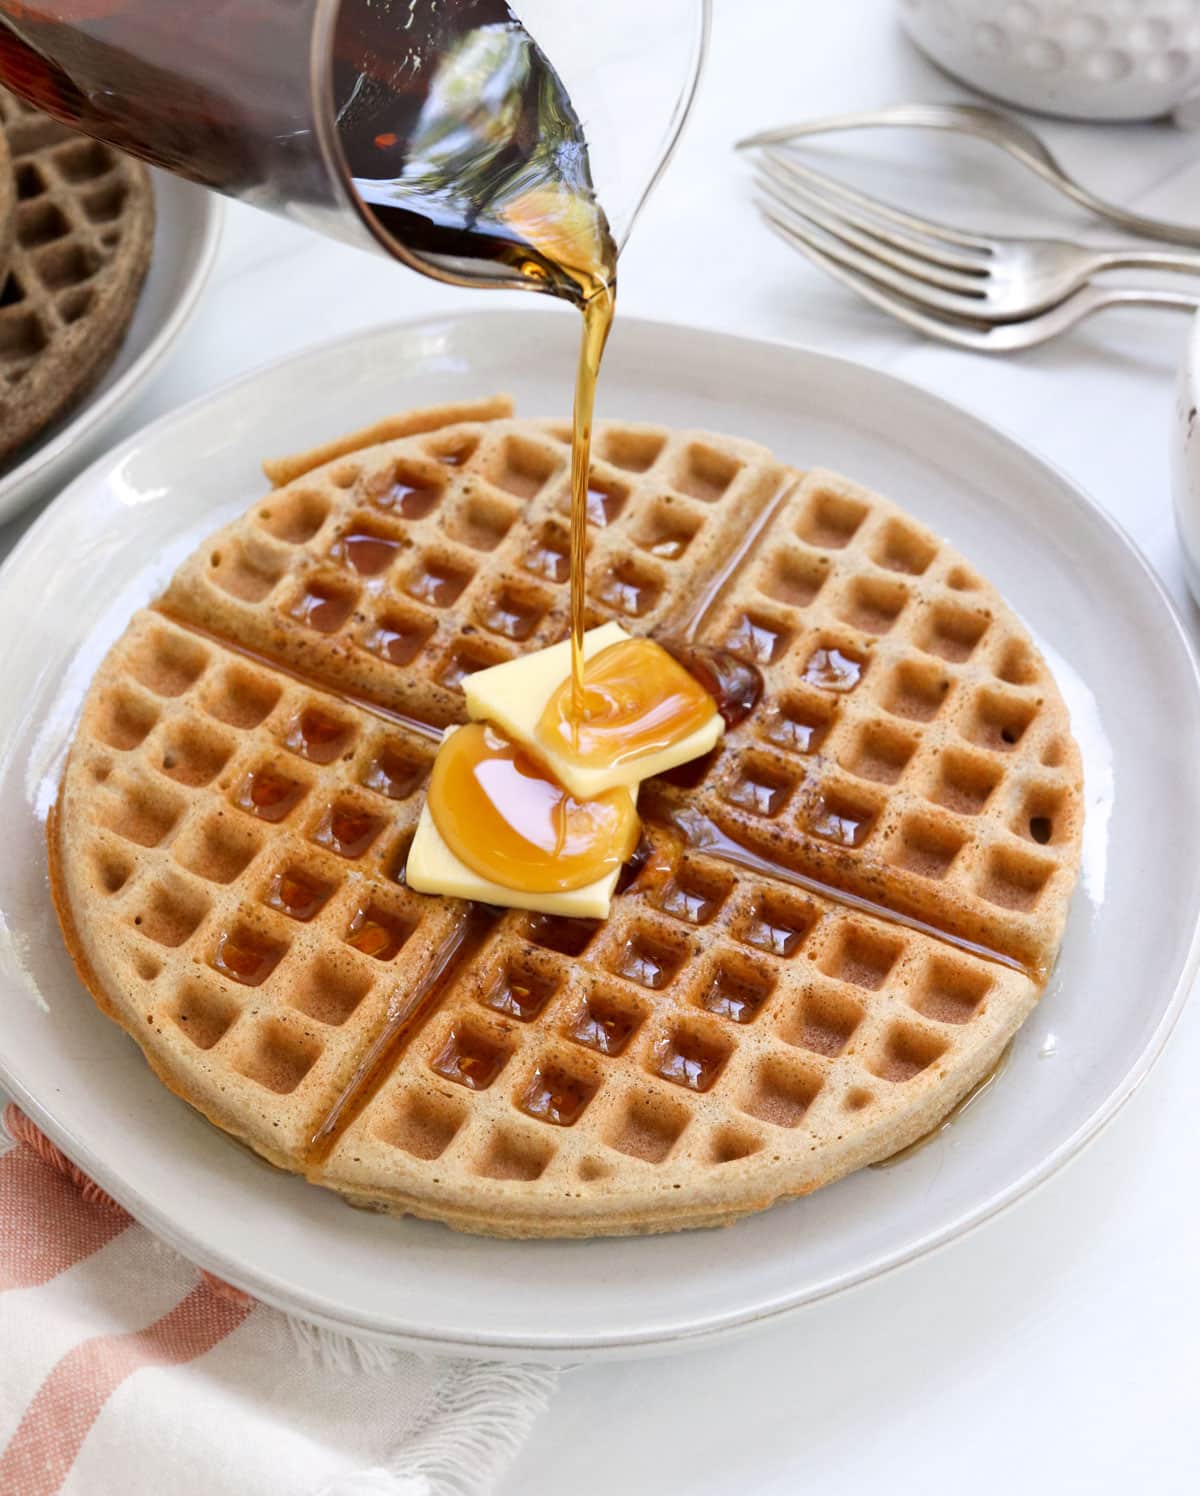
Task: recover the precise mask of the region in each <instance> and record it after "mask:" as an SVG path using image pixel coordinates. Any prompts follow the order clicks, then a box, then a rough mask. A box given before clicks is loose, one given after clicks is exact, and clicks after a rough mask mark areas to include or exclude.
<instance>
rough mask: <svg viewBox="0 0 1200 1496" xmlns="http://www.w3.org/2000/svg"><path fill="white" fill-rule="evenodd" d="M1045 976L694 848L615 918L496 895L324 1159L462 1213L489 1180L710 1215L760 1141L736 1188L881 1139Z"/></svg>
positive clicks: (487, 1190) (827, 1169) (588, 1220)
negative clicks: (489, 926) (521, 904)
mask: <svg viewBox="0 0 1200 1496" xmlns="http://www.w3.org/2000/svg"><path fill="white" fill-rule="evenodd" d="M1035 997H1036V988H1034V987H1033V985H1032V984H1031V983H1030V982H1029V981H1028V980H1027V978H1025V977H1024V976H1023V975H1022V974H1020V973H1018V972H1014V971H1012V970H1011V969H1006V968H1004V967H999V966H996V965H994V964H993V963H988V962H985V961H982V960H980V959H978V958H976V957H972V956H970V955H968V954H966V953H963V952H959V951H955V950H953V949H950V948H947V947H945V946H943V945H941V944H940V943H939V942H938V941H936V940H933V939H931V938H929V937H928V936H924V935H921V934H917V933H913V932H907V931H904V930H898V929H896V928H893V927H890V926H887V925H884V924H882V923H880V922H877V921H873V920H871V919H869V918H864V917H861V916H858V915H855V914H851V913H850V912H848V911H846V910H844V909H843V908H840V907H839V906H837V905H834V904H830V903H828V902H826V901H824V900H822V899H820V898H819V897H816V898H813V897H808V896H805V895H802V894H798V893H795V892H793V891H792V890H789V889H787V888H783V887H780V886H779V885H778V884H775V883H773V882H768V881H767V880H762V879H756V878H754V877H752V876H746V875H744V874H742V873H740V872H739V871H737V870H736V869H732V868H730V867H729V866H728V865H727V864H724V863H722V862H720V861H717V860H715V859H710V858H706V857H704V856H702V855H696V854H689V855H688V856H686V857H684V858H683V860H682V861H680V862H679V863H678V864H677V866H676V867H675V870H674V874H673V876H672V877H671V878H670V879H669V880H667V881H665V882H663V883H662V884H660V886H658V887H657V888H655V889H654V890H653V891H650V892H647V893H631V894H630V895H627V896H626V897H625V898H624V899H618V900H617V902H616V904H615V905H614V913H613V916H612V917H611V918H610V919H609V920H608V921H606V922H604V923H601V924H596V923H588V922H581V921H561V920H552V919H546V918H544V917H541V916H527V915H518V914H515V913H510V914H506V915H504V916H502V917H500V918H499V919H498V921H497V923H496V925H495V926H494V928H493V930H492V932H491V934H490V936H489V938H488V940H487V942H486V944H485V945H484V946H483V947H482V949H481V950H480V951H479V952H478V954H477V955H476V957H475V958H474V960H473V961H472V962H471V964H470V966H469V968H468V969H466V970H465V971H463V972H461V973H460V974H459V979H458V981H457V982H456V984H455V987H454V990H453V993H452V994H451V995H450V996H449V997H448V998H447V1000H446V1001H445V1002H444V1003H443V1005H442V1006H441V1007H440V1008H439V1010H438V1012H437V1013H436V1015H435V1017H434V1018H433V1019H432V1020H431V1021H430V1023H429V1024H428V1025H427V1026H426V1027H425V1028H424V1029H423V1030H422V1032H421V1033H420V1034H419V1035H417V1036H416V1037H415V1038H414V1040H413V1041H412V1042H411V1043H410V1045H409V1047H408V1048H407V1049H406V1050H405V1051H404V1052H403V1054H402V1055H401V1056H400V1058H399V1060H398V1062H397V1064H396V1066H395V1068H394V1069H393V1071H392V1073H391V1074H390V1075H389V1076H388V1078H387V1080H386V1081H385V1082H384V1084H383V1085H382V1087H381V1088H380V1089H379V1090H378V1091H377V1092H376V1093H375V1094H374V1095H373V1097H372V1098H371V1099H370V1101H369V1103H368V1104H367V1105H366V1106H365V1107H364V1108H363V1110H362V1111H361V1113H360V1114H359V1116H358V1117H357V1118H356V1119H355V1120H354V1121H353V1122H352V1123H351V1125H350V1127H349V1128H348V1130H347V1131H346V1132H345V1134H344V1136H343V1137H342V1138H341V1139H340V1141H339V1143H338V1145H337V1147H336V1148H335V1149H334V1151H333V1153H332V1155H331V1156H330V1157H329V1159H328V1160H327V1162H326V1163H325V1164H324V1166H323V1168H322V1170H321V1171H320V1174H319V1176H318V1177H319V1178H320V1179H321V1180H322V1181H323V1182H326V1183H331V1184H333V1185H334V1186H335V1187H337V1188H339V1189H341V1190H343V1191H345V1192H347V1193H349V1194H351V1195H353V1196H357V1197H361V1198H367V1199H369V1198H384V1192H382V1191H381V1190H380V1187H379V1181H380V1180H383V1179H386V1180H388V1181H390V1185H389V1187H390V1188H391V1189H392V1190H394V1191H397V1192H399V1193H400V1194H402V1195H405V1196H407V1197H409V1198H410V1199H412V1200H415V1201H420V1200H422V1197H424V1203H423V1204H420V1205H418V1206H417V1208H418V1209H420V1210H422V1211H423V1212H432V1213H436V1214H439V1215H444V1216H448V1217H449V1218H450V1219H453V1220H454V1221H455V1223H456V1224H459V1225H465V1226H468V1227H471V1226H475V1227H477V1228H478V1227H481V1226H482V1225H483V1224H484V1223H485V1220H486V1218H487V1217H488V1216H489V1215H490V1216H491V1217H492V1219H491V1222H490V1225H491V1229H496V1226H495V1214H496V1206H495V1203H494V1202H495V1200H496V1199H497V1198H499V1199H501V1200H504V1199H507V1201H508V1202H509V1207H508V1211H506V1212H505V1219H506V1226H507V1229H510V1230H514V1231H521V1232H531V1233H533V1234H537V1233H538V1232H539V1230H542V1231H544V1230H547V1229H553V1230H555V1231H559V1232H562V1231H567V1232H574V1233H576V1234H592V1233H594V1232H596V1231H599V1230H629V1229H663V1228H664V1227H666V1226H669V1225H672V1224H674V1225H682V1224H689V1223H692V1224H697V1223H700V1222H702V1221H705V1220H709V1219H713V1218H717V1217H719V1216H721V1215H722V1214H724V1215H728V1214H730V1213H737V1211H736V1209H735V1210H733V1211H732V1212H731V1210H730V1203H729V1202H730V1191H731V1190H732V1191H733V1192H734V1193H735V1194H736V1192H737V1191H738V1190H739V1189H743V1190H744V1188H745V1186H744V1182H743V1181H741V1180H740V1179H739V1178H738V1176H739V1175H740V1173H741V1170H742V1169H743V1168H744V1167H745V1161H748V1160H750V1159H752V1158H753V1159H757V1161H758V1164H759V1165H760V1166H761V1168H762V1169H763V1172H764V1176H765V1177H764V1179H763V1180H762V1181H761V1182H760V1183H759V1184H758V1185H757V1186H756V1188H757V1190H758V1194H757V1195H755V1194H753V1193H750V1194H748V1195H747V1194H743V1195H742V1197H741V1206H740V1209H742V1210H745V1209H749V1208H753V1205H754V1204H765V1203H767V1201H768V1200H769V1199H771V1198H774V1197H775V1195H776V1194H778V1193H780V1192H781V1185H780V1183H778V1182H777V1183H775V1184H772V1183H771V1176H772V1175H774V1176H775V1178H776V1180H782V1179H783V1178H784V1176H786V1178H787V1180H788V1183H787V1185H786V1187H785V1188H786V1190H787V1192H790V1193H795V1192H798V1191H802V1190H806V1189H811V1188H814V1187H816V1186H817V1185H818V1184H820V1183H824V1182H825V1181H826V1179H828V1178H829V1177H832V1170H831V1158H837V1159H838V1163H837V1165H836V1166H835V1167H836V1172H839V1173H840V1172H845V1170H846V1169H848V1168H852V1167H856V1166H857V1165H858V1164H859V1163H863V1162H867V1161H868V1159H869V1158H871V1157H873V1156H877V1154H878V1152H879V1149H880V1147H881V1146H886V1145H882V1144H881V1140H882V1139H883V1138H886V1137H887V1136H888V1135H889V1133H890V1131H891V1130H892V1129H893V1128H894V1127H895V1126H896V1123H897V1118H898V1116H902V1115H905V1114H910V1113H912V1112H914V1111H921V1112H922V1113H924V1110H925V1108H926V1107H927V1105H928V1103H929V1101H930V1100H931V1098H933V1097H936V1095H937V1094H938V1092H939V1091H941V1090H942V1089H943V1087H944V1086H945V1084H946V1076H947V1074H951V1075H955V1077H956V1079H955V1081H954V1082H952V1086H953V1087H954V1088H955V1089H956V1090H958V1085H959V1083H958V1081H957V1072H959V1071H960V1070H961V1072H962V1073H963V1075H964V1076H965V1074H966V1073H967V1071H968V1069H969V1070H970V1071H971V1073H973V1074H974V1073H975V1068H974V1067H975V1065H976V1064H979V1063H980V1062H981V1060H982V1058H983V1057H984V1056H986V1057H988V1058H987V1061H986V1065H984V1067H983V1068H982V1069H980V1070H979V1072H978V1074H976V1076H975V1078H976V1079H978V1077H979V1075H981V1074H983V1073H985V1071H986V1068H988V1067H989V1066H990V1065H991V1064H993V1063H994V1062H995V1058H996V1057H997V1055H998V1054H999V1052H1000V1049H1001V1048H1002V1046H1003V1044H1004V1042H1005V1041H1006V1038H1007V1036H1008V1034H1009V1033H1010V1032H1011V1028H1012V1027H1013V1026H1014V1025H1015V1023H1016V1022H1018V1021H1019V1019H1020V1017H1022V1016H1024V1013H1025V1011H1027V1009H1028V1007H1029V1006H1030V1005H1031V1004H1032V1002H1033V1001H1034V999H1035ZM960 1050H961V1051H962V1052H963V1053H960ZM966 1053H969V1054H970V1056H971V1059H970V1062H969V1064H968V1063H966V1062H965V1056H966ZM972 1083H973V1082H972ZM967 1088H968V1087H967V1085H966V1084H965V1083H963V1084H962V1086H961V1090H962V1091H965V1089H967ZM958 1093H959V1094H961V1091H959V1092H958ZM935 1120H936V1116H935V1115H934V1114H933V1113H932V1112H930V1114H929V1121H928V1123H927V1124H926V1125H927V1126H932V1125H933V1123H934V1121H935ZM921 1130H924V1129H921ZM850 1133H853V1134H854V1140H853V1145H852V1149H848V1148H846V1147H843V1146H842V1145H843V1143H844V1141H845V1139H846V1137H847V1135H848V1134H850ZM888 1151H890V1149H889V1150H888ZM785 1155H786V1159H787V1162H786V1164H784V1162H783V1160H784V1158H785ZM735 1165H736V1166H738V1167H734V1166H735ZM434 1181H436V1186H435V1185H434ZM683 1191H686V1192H687V1193H686V1194H684V1193H682V1192H683Z"/></svg>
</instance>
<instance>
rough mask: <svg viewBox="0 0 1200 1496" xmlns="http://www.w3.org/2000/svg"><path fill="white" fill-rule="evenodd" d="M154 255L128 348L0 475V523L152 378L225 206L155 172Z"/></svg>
mask: <svg viewBox="0 0 1200 1496" xmlns="http://www.w3.org/2000/svg"><path fill="white" fill-rule="evenodd" d="M151 176H152V178H153V182H154V208H155V226H154V248H153V251H152V252H151V256H150V269H149V270H148V272H147V274H146V280H145V284H144V285H143V286H142V290H141V295H140V296H139V297H138V304H137V308H136V310H135V311H134V314H133V320H132V321H131V322H130V324H129V331H128V332H127V333H126V335H125V341H124V342H123V343H122V344H121V347H120V349H119V350H118V352H117V356H116V358H115V359H114V360H113V362H112V364H111V365H110V366H109V368H108V369H107V370H106V371H105V374H104V377H103V378H102V379H101V380H100V383H99V384H98V385H97V386H96V388H95V389H94V390H92V391H91V392H90V393H89V394H88V395H86V396H85V397H84V400H83V402H82V403H81V404H80V405H77V406H76V407H75V408H74V410H72V411H69V412H68V413H67V415H66V416H64V417H63V419H62V420H61V421H56V422H55V423H54V425H53V426H51V427H50V428H49V429H48V430H47V431H45V432H43V434H42V435H41V436H40V437H38V438H37V440H36V441H35V442H34V444H33V445H32V446H31V447H30V448H28V450H27V451H25V452H24V453H22V454H21V455H20V456H19V458H18V460H17V461H16V463H15V464H14V465H13V466H12V467H9V468H0V521H2V520H5V519H7V518H8V517H9V516H10V515H13V514H16V513H17V511H18V510H19V509H23V508H25V506H26V505H27V504H32V503H33V502H34V500H35V499H39V498H42V497H44V496H45V495H46V494H47V493H49V492H50V490H51V489H52V488H53V487H54V485H55V484H56V483H58V484H61V483H63V482H64V481H65V480H66V479H67V478H68V477H70V476H71V475H72V474H74V473H77V472H78V471H79V469H80V468H81V467H82V466H83V464H84V463H85V462H88V461H89V460H90V459H91V458H92V457H94V456H95V455H96V453H97V452H98V451H99V449H100V446H101V443H102V442H103V440H104V435H105V433H106V432H107V431H108V430H109V429H110V428H111V426H112V424H113V422H114V421H115V420H116V419H117V417H118V416H119V415H120V414H121V412H122V411H123V410H124V409H125V407H126V406H127V405H128V404H129V403H130V401H131V400H133V399H134V398H135V397H136V396H137V395H138V393H139V392H140V391H141V389H142V388H143V387H144V386H145V384H146V381H147V380H148V379H149V378H150V376H151V374H153V373H154V371H155V369H156V368H157V367H158V365H159V364H160V362H161V361H162V359H163V357H164V356H165V354H166V353H167V350H168V349H169V348H170V347H171V345H172V344H173V343H174V342H175V340H176V339H177V338H178V337H179V334H180V333H181V332H182V331H183V329H184V327H185V326H186V324H187V321H188V318H189V317H190V316H191V315H192V313H193V312H194V311H195V309H196V302H197V301H198V299H199V297H200V292H201V291H202V290H203V289H204V283H205V281H207V279H208V276H209V272H210V271H211V269H212V266H213V261H214V260H215V258H216V254H217V247H218V245H219V243H220V240H221V223H222V221H223V219H224V213H225V205H224V203H222V201H221V199H220V198H219V197H217V195H216V194H215V193H213V192H208V191H206V190H205V189H204V188H203V187H196V186H194V185H193V184H192V183H191V182H183V181H181V180H180V179H179V178H178V177H173V176H170V175H169V174H168V173H167V172H163V171H153V172H152V173H151Z"/></svg>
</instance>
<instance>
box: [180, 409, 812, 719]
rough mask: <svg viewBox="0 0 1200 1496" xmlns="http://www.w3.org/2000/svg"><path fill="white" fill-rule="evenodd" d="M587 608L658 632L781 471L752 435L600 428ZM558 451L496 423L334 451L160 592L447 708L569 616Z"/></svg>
mask: <svg viewBox="0 0 1200 1496" xmlns="http://www.w3.org/2000/svg"><path fill="white" fill-rule="evenodd" d="M596 448H597V457H596V461H595V464H594V466H593V476H592V481H591V492H592V498H591V513H592V515H593V525H592V531H591V545H590V555H589V595H590V596H591V597H592V598H593V599H594V604H593V608H592V618H591V621H592V622H593V623H599V622H603V621H604V620H606V619H608V618H616V619H617V620H618V621H620V622H621V623H623V624H625V625H627V626H628V627H630V628H632V629H634V630H636V631H638V632H653V631H654V630H656V629H661V627H662V625H663V624H664V622H665V621H666V620H667V619H668V617H669V616H670V615H671V614H672V613H673V612H674V611H675V610H677V609H678V608H679V607H681V606H686V605H687V603H688V601H689V599H690V596H691V594H692V593H693V592H694V591H695V590H697V589H698V588H699V587H700V586H701V584H702V583H703V580H704V578H705V576H706V575H707V571H708V567H707V565H706V558H708V557H720V556H721V555H722V554H723V553H724V552H725V550H726V549H727V548H728V545H729V543H730V540H731V537H732V536H733V535H734V534H735V532H737V531H738V530H740V528H741V527H742V526H743V525H744V523H745V521H746V518H747V517H748V516H752V515H753V514H754V513H755V512H757V511H758V510H759V509H760V508H761V507H762V505H763V504H764V503H766V502H767V501H768V500H769V499H770V498H771V497H772V496H773V495H774V494H775V493H776V492H777V490H778V489H779V487H780V485H781V483H782V482H783V481H784V477H785V473H784V469H783V468H782V467H781V466H780V465H779V464H778V463H777V462H776V461H775V460H774V459H773V458H772V457H771V456H770V454H768V453H767V452H765V451H764V450H763V449H762V448H759V447H755V446H753V445H752V444H750V443H734V444H731V446H730V449H729V450H722V449H721V448H718V447H717V446H716V445H714V444H713V443H712V442H711V440H710V439H708V438H706V437H705V436H704V435H703V434H701V433H668V432H666V431H663V430H661V429H658V428H655V427H648V426H647V427H626V426H622V427H614V428H612V429H611V430H609V429H605V428H603V427H601V428H600V429H599V430H598V432H597V440H596ZM569 468H570V448H569V439H568V435H567V432H566V431H565V430H564V429H563V428H562V427H560V426H557V425H552V424H550V423H545V424H537V423H533V422H523V421H512V420H503V419H502V420H495V421H490V422H486V423H484V422H478V423H473V422H467V423H462V424H459V425H457V426H455V427H454V428H451V429H450V430H449V431H447V432H443V433H434V434H431V435H424V436H418V437H410V438H406V439H401V440H398V441H395V442H390V443H387V444H385V445H384V446H382V447H380V448H373V449H371V450H369V451H368V452H365V453H357V454H355V455H353V456H348V457H345V458H343V459H340V460H337V461H335V462H333V463H331V464H329V465H328V466H327V467H325V468H322V469H319V470H318V471H316V472H314V473H311V474H308V475H307V476H305V477H303V478H300V479H297V480H296V481H295V482H293V483H292V484H290V485H288V486H287V487H286V488H284V489H282V490H277V491H276V492H275V493H273V494H271V495H269V496H268V497H267V499H265V500H264V501H263V502H262V503H261V504H258V505H256V506H255V508H254V509H252V510H251V511H250V513H249V514H248V515H247V516H245V517H244V518H242V519H239V520H237V521H235V522H234V523H233V524H231V525H229V526H227V527H226V529H225V530H223V531H221V532H220V533H219V534H218V535H216V536H214V537H213V540H212V541H211V543H210V544H209V545H208V546H206V547H205V548H203V549H202V551H200V552H198V553H197V554H196V555H195V556H194V557H193V558H192V559H191V560H190V561H189V562H186V563H185V564H184V566H183V567H182V568H181V569H180V572H179V574H178V575H177V577H176V578H175V580H174V582H173V583H172V584H171V587H170V588H169V589H168V592H167V595H166V598H165V604H166V606H167V607H168V608H169V609H171V610H173V611H175V612H176V613H177V614H178V615H179V616H182V617H188V618H192V619H194V620H195V621H196V622H198V623H200V624H201V625H203V626H205V627H209V628H211V629H212V630H213V632H214V633H217V634H219V635H221V636H223V637H236V638H238V639H239V640H241V641H242V642H243V643H244V644H247V645H249V646H250V647H251V648H256V649H259V650H260V651H261V652H262V653H264V654H266V655H269V656H272V657H274V658H278V659H280V660H282V661H283V662H284V663H285V664H287V665H288V666H289V667H291V668H294V669H297V670H302V671H303V673H304V674H305V675H306V676H309V677H310V678H312V679H314V680H317V681H321V682H325V683H327V684H330V685H333V686H336V687H338V688H341V689H343V690H346V691H350V692H353V693H355V694H358V695H361V696H362V697H363V698H365V699H366V700H371V701H383V702H388V703H392V704H394V705H396V706H397V707H399V709H400V710H409V711H412V712H413V713H414V714H415V715H419V716H421V717H422V718H423V719H424V720H426V721H431V722H434V723H436V724H438V725H439V726H445V725H447V724H449V723H451V722H457V721H461V720H462V717H463V700H462V692H461V689H460V686H459V683H460V682H461V680H462V677H463V676H464V675H467V674H469V673H470V672H471V671H473V670H480V669H484V668H486V667H487V666H489V665H495V664H499V663H500V662H502V661H504V660H509V659H512V658H514V657H515V656H516V655H517V654H519V653H522V652H526V651H528V650H532V649H537V648H540V647H541V646H542V645H544V644H547V643H551V642H554V641H556V640H558V639H561V638H562V637H563V635H564V633H565V631H566V628H567V618H568V609H569V597H568V578H567V572H568V549H569V547H568V534H567V512H568V506H569V493H568V482H569Z"/></svg>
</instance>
